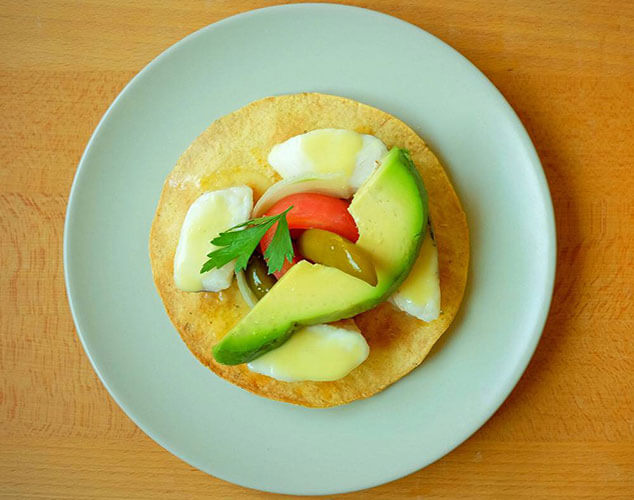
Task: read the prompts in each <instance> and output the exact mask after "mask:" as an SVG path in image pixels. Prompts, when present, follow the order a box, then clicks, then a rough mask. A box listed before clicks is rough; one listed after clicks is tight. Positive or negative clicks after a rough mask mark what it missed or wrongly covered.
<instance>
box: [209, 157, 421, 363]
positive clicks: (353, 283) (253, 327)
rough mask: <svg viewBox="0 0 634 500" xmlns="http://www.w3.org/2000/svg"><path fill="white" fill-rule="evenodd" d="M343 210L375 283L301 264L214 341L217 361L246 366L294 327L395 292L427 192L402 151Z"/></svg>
mask: <svg viewBox="0 0 634 500" xmlns="http://www.w3.org/2000/svg"><path fill="white" fill-rule="evenodd" d="M348 210H349V211H350V214H351V215H352V217H353V218H354V220H355V222H356V223H357V227H358V228H359V240H358V241H357V245H359V246H360V247H362V248H363V249H364V250H365V251H366V252H367V253H368V254H369V255H370V256H371V257H372V259H373V262H374V265H375V267H376V273H377V278H378V283H377V285H376V286H371V285H369V284H368V283H366V282H365V281H363V280H361V279H358V278H355V277H353V276H351V275H349V274H346V273H344V272H343V271H340V270H339V269H336V268H334V267H328V266H324V265H321V264H311V263H309V262H308V261H305V260H302V261H300V262H298V263H297V264H295V265H294V266H293V267H292V268H291V269H290V270H289V271H288V272H287V273H286V274H285V275H284V276H283V277H282V279H280V280H279V281H278V282H277V283H276V284H275V285H274V286H273V288H271V290H270V291H269V292H268V293H267V294H266V295H265V296H264V297H263V298H262V299H261V300H260V301H259V302H257V303H256V305H255V306H254V307H253V309H251V311H249V313H248V314H247V315H246V316H245V317H244V318H242V320H241V321H240V322H239V323H238V324H237V325H236V326H235V327H234V328H233V329H232V330H231V331H229V332H228V333H227V335H226V336H225V337H224V338H223V339H222V340H221V341H220V342H219V343H218V344H216V346H215V347H214V348H213V354H214V358H215V359H216V361H218V362H219V363H222V364H225V365H237V364H240V363H248V362H249V361H251V360H253V359H255V358H257V357H258V356H261V355H262V354H264V353H266V352H268V351H270V350H271V349H275V348H276V347H279V346H280V345H282V344H283V343H284V342H285V341H286V340H287V339H288V338H289V337H290V335H291V334H292V333H293V331H294V330H295V329H296V328H297V327H298V326H306V325H314V324H318V323H328V322H330V321H337V320H339V319H344V318H350V317H352V316H355V315H356V314H359V313H362V312H364V311H367V310H368V309H371V308H373V307H374V306H375V305H377V304H378V303H380V302H383V301H384V300H386V299H387V298H388V297H389V296H390V295H391V294H392V292H394V291H395V290H396V289H397V288H398V286H399V285H400V284H401V282H402V281H403V280H404V279H405V278H406V277H407V275H408V274H409V271H410V269H411V267H412V265H413V264H414V261H415V260H416V256H417V255H418V252H419V250H420V245H421V243H422V239H423V237H424V235H425V228H426V227H427V215H428V208H427V193H426V191H425V188H424V186H423V182H422V180H421V178H420V176H419V174H418V172H417V171H416V167H414V164H413V163H412V161H411V159H410V157H409V154H408V153H407V151H405V150H402V149H399V148H392V149H391V150H390V152H389V153H388V154H387V155H386V156H385V158H384V159H383V161H382V163H381V165H380V166H379V168H378V169H377V170H376V171H375V172H374V173H373V174H372V176H371V177H370V178H369V179H368V180H367V181H366V182H365V184H363V185H362V186H361V188H360V189H359V190H358V191H357V193H356V194H355V195H354V198H353V199H352V203H350V207H349V209H348Z"/></svg>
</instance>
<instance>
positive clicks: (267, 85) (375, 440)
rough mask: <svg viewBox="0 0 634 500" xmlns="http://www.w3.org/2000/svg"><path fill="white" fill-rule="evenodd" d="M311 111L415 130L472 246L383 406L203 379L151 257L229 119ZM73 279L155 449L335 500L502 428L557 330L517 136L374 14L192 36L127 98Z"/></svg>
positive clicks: (79, 178)
mask: <svg viewBox="0 0 634 500" xmlns="http://www.w3.org/2000/svg"><path fill="white" fill-rule="evenodd" d="M302 91H316V92H323V93H330V94H336V95H341V96H345V97H350V98H353V99H356V100H358V101H361V102H365V103H367V104H370V105H372V106H376V107H378V108H380V109H383V110H385V111H387V112H388V113H391V114H393V115H395V116H397V117H399V118H400V119H402V120H403V121H405V122H406V123H408V124H409V125H411V126H412V127H413V128H414V129H415V130H416V131H418V133H419V134H420V135H421V136H422V137H423V138H424V139H425V140H426V141H427V142H428V143H429V145H430V146H431V147H432V149H433V150H434V151H435V152H436V153H437V154H438V156H439V157H440V158H441V160H442V161H443V162H444V164H445V165H446V168H447V170H448V171H449V173H450V176H451V178H452V180H453V182H454V184H455V186H456V189H457V191H458V193H459V195H460V198H461V200H462V202H463V204H464V208H465V211H466V213H467V216H468V221H469V226H470V229H471V246H472V265H471V270H470V279H469V283H468V286H467V293H466V296H465V300H464V303H463V306H462V309H461V312H460V314H459V315H458V317H457V318H456V321H455V322H454V325H453V327H452V328H451V329H450V330H449V331H448V332H447V333H446V334H445V336H444V338H443V339H442V340H441V342H440V343H439V345H438V346H436V348H435V349H434V350H433V351H432V353H431V355H430V356H429V357H428V359H427V360H426V361H425V362H424V363H423V364H422V365H421V367H419V368H418V369H416V370H415V371H414V372H412V373H411V374H410V375H408V376H407V377H405V378H404V379H402V380H401V381H399V382H397V383H396V384H394V385H393V386H392V387H390V388H388V389H387V390H385V391H383V392H382V393H380V394H378V395H376V396H374V397H371V398H369V399H367V400H364V401H358V402H354V403H352V404H349V405H347V406H343V407H339V408H332V409H324V410H314V409H307V408H302V407H296V406H292V405H288V404H284V403H279V402H275V401H270V400H267V399H263V398H260V397H258V396H254V395H252V394H250V393H248V392H245V391H243V390H241V389H239V388H237V387H234V386H232V385H230V384H229V383H228V382H225V381H224V380H221V379H220V378H218V377H216V376H215V375H214V374H213V373H211V372H210V371H209V370H208V369H206V368H205V367H203V366H202V365H201V364H200V363H198V361H196V359H195V358H194V357H193V356H192V355H191V354H190V353H189V352H188V350H187V348H186V347H185V345H184V344H183V342H182V341H181V340H180V338H179V336H178V334H177V333H176V331H175V330H174V328H173V327H172V325H171V324H170V322H169V320H168V318H167V315H166V314H165V312H164V310H163V306H162V304H161V301H160V300H159V297H158V295H157V293H156V290H155V289H154V285H153V283H152V276H151V271H150V262H149V258H148V251H147V248H148V233H149V229H150V224H151V221H152V217H153V215H154V209H155V207H156V203H157V201H158V197H159V193H160V191H161V186H162V184H163V180H164V179H165V176H166V175H167V174H168V172H169V171H170V170H171V168H172V166H173V165H174V164H175V162H176V160H177V158H178V157H179V155H180V154H181V153H182V152H183V151H184V150H185V149H186V148H187V146H188V145H189V144H190V143H191V142H192V141H193V140H194V139H195V138H196V137H197V136H198V135H199V134H200V133H201V132H202V131H203V130H204V129H205V128H206V127H207V126H208V125H209V124H210V123H211V122H212V121H213V120H215V119H216V118H218V117H220V116H222V115H224V114H226V113H229V112H230V111H233V110H235V109H237V108H239V107H241V106H243V105H245V104H247V103H249V102H251V101H254V100H256V99H259V98H261V97H265V96H270V95H276V94H286V93H293V92H302ZM64 262H65V269H66V284H67V289H68V295H69V298H70V304H71V308H72V312H73V316H74V318H75V324H76V326H77V331H78V333H79V336H80V338H81V340H82V342H83V345H84V348H85V350H86V352H87V354H88V356H89V358H90V360H91V361H92V363H93V366H94V368H95V370H96V371H97V373H98V374H99V377H100V378H101V380H102V381H103V383H104V385H105V386H106V387H107V388H108V390H109V391H110V393H111V394H112V397H113V398H114V399H115V400H116V401H117V403H118V404H119V405H120V406H121V408H123V410H124V411H125V412H126V413H127V414H128V415H129V416H130V418H131V419H132V420H134V422H136V424H137V425H138V426H139V427H141V428H142V429H143V430H144V431H145V432H146V433H147V434H148V435H149V436H151V437H152V438H153V439H154V440H155V441H157V442H158V443H159V444H161V445H162V446H163V447H165V448H166V449H168V450H169V451H171V452H172V453H174V454H175V455H177V456H178V457H180V458H181V459H183V460H185V461H186V462H188V463H190V464H191V465H193V466H195V467H197V468H199V469H201V470H203V471H205V472H208V473H209V474H213V475H214V476H217V477H219V478H222V479H225V480H227V481H231V482H234V483H237V484H240V485H243V486H247V487H250V488H257V489H261V490H268V491H273V492H278V493H296V494H328V493H336V492H344V491H351V490H357V489H361V488H368V487H371V486H374V485H378V484H381V483H384V482H387V481H391V480H393V479H397V478H399V477H401V476H404V475H406V474H408V473H410V472H413V471H415V470H417V469H419V468H421V467H424V466H426V465H428V464H430V463H431V462H433V461H435V460H437V459H438V458H440V457H442V456H443V455H444V454H446V453H448V452H449V451H450V450H452V449H453V448H455V447H456V446H458V445H459V444H460V443H461V442H462V441H464V440H465V439H466V438H467V437H469V436H470V435H471V434H472V433H473V432H475V431H476V430H477V429H478V428H479V427H480V426H481V425H482V424H483V423H484V422H485V421H486V420H487V419H488V418H489V417H490V416H491V415H492V414H493V412H495V410H496V409H497V408H498V407H499V405H500V404H501V403H502V402H503V401H504V399H505V398H506V397H507V395H508V394H509V392H510V391H511V389H512V388H513V386H514V385H515V384H516V382H517V381H518V379H519V377H520V375H521V374H522V372H523V370H524V369H525V367H526V365H527V363H528V361H529V358H530V357H531V354H532V353H533V351H534V349H535V346H536V344H537V341H538V339H539V336H540V333H541V330H542V327H543V324H544V321H545V318H546V315H547V311H548V306H549V303H550V297H551V292H552V286H553V275H554V269H555V231H554V222H553V213H552V206H551V201H550V197H549V193H548V188H547V185H546V182H545V179H544V174H543V172H542V169H541V166H540V163H539V159H538V157H537V155H536V153H535V150H534V148H533V146H532V144H531V142H530V140H529V138H528V136H527V134H526V132H525V130H524V129H523V127H522V125H521V123H520V122H519V120H518V118H517V116H516V115H515V114H514V112H513V110H512V109H511V108H510V106H509V105H508V104H507V102H506V101H505V100H504V98H503V97H502V96H501V95H500V93H499V92H498V91H497V90H496V89H495V88H494V86H493V85H492V84H491V83H490V82H489V81H488V80H487V79H486V78H485V77H484V76H483V75H482V74H481V73H480V72H479V71H478V70H477V69H476V68H475V67H474V66H473V65H471V64H470V63H469V62H468V61H467V60H466V59H465V58H464V57H462V56H461V55H460V54H458V53H457V52H456V51H454V50H453V49H451V48H450V47H449V46H447V45H445V44H444V43H443V42H441V41H440V40H438V39H437V38H434V37H433V36H431V35H430V34H428V33H426V32H425V31H423V30H421V29H419V28H417V27H415V26H412V25H410V24H408V23H405V22H403V21H400V20H398V19H395V18H393V17H389V16H386V15H383V14H379V13H377V12H373V11H369V10H364V9H359V8H353V7H345V6H335V5H327V4H321V5H318V4H304V5H292V6H290V5H287V6H280V7H273V8H267V9H262V10H257V11H253V12H247V13H245V14H241V15H238V16H235V17H232V18H229V19H226V20H224V21H221V22H218V23H216V24H213V25H211V26H208V27H206V28H204V29H202V30H200V31H198V32H196V33H194V34H193V35H191V36H189V37H187V38H186V39H184V40H183V41H181V42H179V43H177V44H176V45H174V46H173V47H171V48H169V49H168V50H167V51H165V52H164V53H163V54H161V55H160V56H159V57H158V58H157V59H155V60H154V61H153V62H152V63H150V64H149V65H148V66H147V67H146V68H145V69H144V70H143V71H141V73H139V75H138V76H136V77H135V78H134V79H133V80H132V81H131V82H130V84H129V85H128V86H127V87H126V88H125V89H124V90H123V92H122V93H121V94H120V95H119V97H117V99H116V100H115V102H114V103H113V104H112V106H111V107H110V109H109V110H108V112H107V113H106V114H105V116H104V118H103V119H102V121H101V123H100V124H99V126H98V127H97V129H96V131H95V133H94V135H93V137H92V139H91V140H90V142H89V144H88V147H87V148H86V151H85V153H84V155H83V157H82V159H81V162H80V164H79V168H78V170H77V175H76V178H75V182H74V184H73V188H72V192H71V196H70V202H69V206H68V213H67V219H66V228H65V239H64Z"/></svg>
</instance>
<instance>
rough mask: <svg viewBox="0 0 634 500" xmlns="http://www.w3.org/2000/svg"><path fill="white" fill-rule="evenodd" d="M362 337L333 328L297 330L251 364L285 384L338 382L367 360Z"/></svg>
mask: <svg viewBox="0 0 634 500" xmlns="http://www.w3.org/2000/svg"><path fill="white" fill-rule="evenodd" d="M369 352H370V348H369V347H368V343H367V342H366V340H365V338H364V337H363V335H361V333H360V332H358V331H355V330H346V329H344V328H338V327H335V326H332V325H314V326H307V327H304V328H301V329H300V330H297V331H296V332H295V333H294V334H293V335H292V336H291V338H290V339H288V340H287V341H286V342H285V343H284V344H282V345H281V346H280V347H278V348H277V349H274V350H272V351H269V352H268V353H266V354H264V355H262V356H260V357H259V358H257V359H255V360H253V361H251V362H250V363H249V364H248V367H249V369H250V370H251V371H254V372H257V373H261V374H263V375H267V376H269V377H273V378H275V379H278V380H283V381H285V382H298V381H301V380H314V381H321V382H323V381H328V380H339V379H340V378H343V377H345V376H346V375H347V374H348V373H350V372H351V371H352V370H354V369H355V368H356V367H357V366H359V365H360V364H361V363H363V361H365V359H366V358H367V357H368V354H369Z"/></svg>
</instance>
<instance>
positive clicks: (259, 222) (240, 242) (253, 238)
mask: <svg viewBox="0 0 634 500" xmlns="http://www.w3.org/2000/svg"><path fill="white" fill-rule="evenodd" d="M291 208H293V207H292V206H291V207H288V208H287V209H286V210H285V211H284V212H282V213H280V214H277V215H272V216H270V217H258V218H256V219H251V220H249V221H247V222H243V223H242V224H238V225H237V226H233V227H232V228H230V229H227V231H225V232H222V233H220V234H219V235H218V236H216V237H215V238H214V239H213V240H211V244H212V245H216V246H217V247H220V248H218V249H217V250H214V251H213V252H211V253H208V254H207V257H209V260H208V261H207V262H205V263H204V264H203V266H202V267H201V268H200V273H201V274H202V273H205V272H207V271H210V270H211V269H213V268H220V267H222V266H224V265H225V264H226V263H227V262H231V261H232V260H233V259H236V264H235V270H236V272H238V271H241V270H243V269H246V267H247V263H248V262H249V258H250V257H251V255H252V254H253V252H254V251H255V249H256V248H257V246H258V243H260V240H261V239H262V237H263V236H264V235H265V234H266V232H267V231H268V230H269V229H271V228H272V227H273V225H274V224H275V223H277V228H276V229H275V234H274V235H273V239H272V240H271V243H270V244H269V246H268V248H267V249H266V252H265V253H264V256H265V257H266V260H267V264H268V268H269V273H270V274H272V273H274V272H276V271H279V270H280V269H282V265H283V264H284V261H285V260H289V261H291V260H292V259H293V255H294V252H293V244H292V242H291V235H290V232H289V230H288V222H287V221H286V214H287V213H288V211H289V210H290V209H291Z"/></svg>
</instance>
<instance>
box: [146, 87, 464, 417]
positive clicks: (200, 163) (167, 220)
mask: <svg viewBox="0 0 634 500" xmlns="http://www.w3.org/2000/svg"><path fill="white" fill-rule="evenodd" d="M320 128H343V129H350V130H356V131H357V132H360V133H365V134H372V135H375V136H376V137H378V138H379V139H381V140H382V141H383V142H384V143H385V144H386V145H387V146H388V148H390V147H392V146H399V147H401V148H406V149H409V151H410V153H411V157H412V159H413V161H414V163H415V164H416V167H417V168H418V170H419V172H420V174H421V176H422V178H423V181H424V183H425V187H426V188H427V191H428V193H429V210H430V220H431V221H432V225H433V230H434V236H435V239H436V243H437V246H438V257H439V270H440V289H441V309H442V313H441V315H440V317H439V318H438V319H436V320H435V321H432V322H430V323H425V322H423V321H420V320H418V319H416V318H414V317H412V316H410V315H408V314H407V313H404V312H401V311H399V310H398V309H396V308H395V307H394V306H392V305H391V304H389V303H382V304H380V305H379V306H377V307H375V308H374V309H372V310H370V311H367V312H365V313H363V314H360V315H357V316H355V317H354V322H355V323H356V325H357V326H358V327H359V329H360V330H361V333H362V334H363V335H364V337H365V338H366V340H367V342H368V344H369V346H370V355H369V357H368V359H367V360H366V361H365V362H364V363H362V364H361V365H360V366H359V367H357V368H356V369H355V370H353V371H352V372H351V373H350V374H349V375H347V376H346V377H344V378H343V379H340V380H337V381H334V382H280V381H278V380H275V379H272V378H269V377H266V376H264V375H260V374H257V373H252V372H251V371H249V370H248V368H247V367H246V365H237V366H225V365H221V364H219V363H216V361H215V360H214V358H213V356H212V352H211V349H212V347H213V346H214V345H215V344H216V343H217V342H218V341H219V340H220V339H221V338H222V337H223V336H224V335H225V334H226V333H227V332H228V331H229V330H230V329H231V328H232V327H233V326H234V325H235V324H236V323H237V322H238V321H239V320H240V319H241V318H242V317H243V316H244V315H245V314H246V313H247V312H248V310H249V307H248V306H247V304H246V303H245V302H244V300H243V299H242V296H241V295H240V292H239V291H238V287H237V284H236V281H235V280H234V281H233V284H232V285H231V287H230V288H228V289H227V290H224V291H222V292H219V293H211V292H209V293H208V292H202V293H187V292H182V291H180V290H179V289H177V288H176V286H175V285H174V278H173V262H174V253H175V251H176V246H177V243H178V238H179V234H180V229H181V225H182V223H183V219H184V218H185V214H186V213H187V210H188V208H189V206H190V205H191V204H192V202H193V201H194V200H196V198H198V197H199V196H200V195H201V194H202V193H204V192H205V191H212V190H216V189H222V188H226V187H231V186H236V185H239V184H246V185H247V186H250V187H251V188H252V189H253V192H254V198H255V200H257V199H258V198H259V197H260V196H261V195H262V193H263V192H264V191H265V190H266V189H267V188H268V187H269V186H270V185H271V184H273V183H275V182H277V181H279V180H280V177H279V175H277V173H276V172H275V171H274V170H273V169H272V168H271V167H270V166H269V165H268V163H267V161H266V158H267V156H268V153H269V151H270V149H271V148H272V147H273V146H274V145H275V144H278V143H280V142H283V141H285V140H286V139H288V138H290V137H292V136H295V135H298V134H302V133H304V132H308V131H310V130H314V129H320ZM150 258H151V262H152V272H153V275H154V281H155V283H156V287H157V289H158V292H159V294H160V296H161V298H162V300H163V304H164V305H165V309H166V310H167V314H168V315H169V317H170V319H171V320H172V323H173V324H174V326H175V327H176V329H177V330H178V332H179V333H180V335H181V337H182V339H183V341H184V342H185V343H186V344H187V347H188V348H189V349H190V350H191V352H192V353H193V354H194V355H195V356H196V357H197V358H198V359H199V361H200V362H201V363H203V364H204V365H206V366H207V367H209V368H210V369H211V370H212V371H213V372H215V373H216V374H218V375H220V376H221V377H223V378H224V379H226V380H228V381H229V382H231V383H233V384H236V385H238V386H240V387H242V388H243V389H246V390H248V391H251V392H253V393H255V394H258V395H260V396H265V397H268V398H272V399H276V400H280V401H286V402H289V403H294V404H299V405H303V406H309V407H328V406H336V405H341V404H344V403H348V402H351V401H354V400H356V399H360V398H367V397H369V396H372V395H373V394H376V393H377V392H379V391H381V390H382V389H384V388H385V387H387V386H388V385H390V384H392V383H394V382H395V381H397V380H398V379H400V378H401V377H403V376H404V375H406V374H407V373H409V372H410V371H411V370H413V369H414V368H415V367H417V366H418V365H419V364H420V363H421V362H422V361H423V359H424V358H425V356H426V355H427V353H428V352H429V350H430V349H431V347H432V346H433V345H434V343H435V342H436V341H437V340H438V338H439V337H440V336H441V335H442V333H443V332H444V331H445V330H446V329H447V327H448V326H449V324H450V323H451V321H452V320H453V318H454V316H455V315H456V312H457V311H458V307H459V306H460V302H461V300H462V296H463V293H464V289H465V284H466V280H467V267H468V263H469V232H468V228H467V221H466V217H465V214H464V212H463V210H462V207H461V206H460V201H459V200H458V197H457V196H456V193H455V191H454V189H453V187H452V185H451V183H450V181H449V179H448V177H447V175H446V173H445V171H444V170H443V168H442V166H441V165H440V163H439V162H438V159H437V158H436V157H435V156H434V154H433V153H432V152H431V151H430V150H429V148H428V147H427V146H426V145H425V142H424V141H423V140H422V139H421V138H420V137H418V135H416V133H415V132H414V131H413V130H412V129H410V128H409V127H408V126H407V125H405V124H404V123H403V122H402V121H400V120H398V119H397V118H394V117H393V116H390V115H389V114H387V113H384V112H383V111H380V110H378V109H376V108H373V107H370V106H367V105H365V104H361V103H359V102H356V101H353V100H350V99H346V98H343V97H336V96H330V95H323V94H315V93H309V94H293V95H284V96H279V97H269V98H266V99H262V100H259V101H256V102H253V103H251V104H249V105H247V106H245V107H243V108H241V109H239V110H237V111H235V112H233V113H231V114H229V115H226V116H224V117H222V118H220V119H218V120H216V121H215V122H213V123H212V124H211V125H210V126H209V128H207V130H205V131H204V132H203V133H202V134H201V135H200V136H199V137H198V138H197V139H196V140H195V141H194V142H193V143H192V144H191V145H190V146H189V148H188V149H187V151H185V152H184V153H183V155H182V156H181V157H180V159H179V160H178V162H177V164H176V166H175V167H174V169H173V170H172V172H171V173H170V175H169V176H168V178H167V180H166V181H165V185H164V187H163V192H162V193H161V198H160V201H159V204H158V208H157V210H156V216H155V218H154V222H153V224H152V230H151V234H150Z"/></svg>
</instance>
